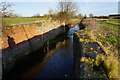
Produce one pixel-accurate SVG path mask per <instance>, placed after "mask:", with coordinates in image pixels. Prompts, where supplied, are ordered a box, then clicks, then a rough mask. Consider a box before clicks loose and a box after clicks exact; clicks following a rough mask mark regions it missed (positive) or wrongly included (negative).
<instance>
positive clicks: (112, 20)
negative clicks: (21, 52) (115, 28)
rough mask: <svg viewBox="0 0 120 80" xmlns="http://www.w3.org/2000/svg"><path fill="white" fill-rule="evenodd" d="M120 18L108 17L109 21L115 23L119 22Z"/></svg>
mask: <svg viewBox="0 0 120 80" xmlns="http://www.w3.org/2000/svg"><path fill="white" fill-rule="evenodd" d="M118 20H119V19H108V22H114V23H118Z"/></svg>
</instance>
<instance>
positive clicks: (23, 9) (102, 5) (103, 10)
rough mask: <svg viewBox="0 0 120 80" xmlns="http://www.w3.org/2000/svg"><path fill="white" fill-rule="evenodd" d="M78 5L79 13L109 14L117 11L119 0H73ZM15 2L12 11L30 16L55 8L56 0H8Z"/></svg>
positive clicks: (42, 13) (45, 12)
mask: <svg viewBox="0 0 120 80" xmlns="http://www.w3.org/2000/svg"><path fill="white" fill-rule="evenodd" d="M2 1H4V0H2ZM43 1H44V2H43ZM74 1H76V2H77V4H78V5H79V7H80V11H79V13H81V14H83V15H85V14H86V15H87V16H89V14H90V13H92V14H93V15H95V16H100V15H106V16H107V15H110V14H117V13H118V1H119V0H104V2H103V0H96V1H97V2H95V0H84V1H83V0H74ZM9 2H12V3H14V4H15V6H13V7H12V9H13V10H14V13H17V14H19V15H21V16H26V17H27V16H32V15H34V14H37V13H39V14H40V15H44V14H47V13H48V11H49V9H53V10H57V5H58V1H55V0H52V1H50V0H34V1H33V0H29V2H28V0H26V1H25V0H9Z"/></svg>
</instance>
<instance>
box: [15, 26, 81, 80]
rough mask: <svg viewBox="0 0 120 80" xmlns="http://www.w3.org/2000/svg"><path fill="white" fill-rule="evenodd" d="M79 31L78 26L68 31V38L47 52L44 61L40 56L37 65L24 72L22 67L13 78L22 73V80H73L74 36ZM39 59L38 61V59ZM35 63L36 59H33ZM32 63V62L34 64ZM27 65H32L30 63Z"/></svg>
mask: <svg viewBox="0 0 120 80" xmlns="http://www.w3.org/2000/svg"><path fill="white" fill-rule="evenodd" d="M77 30H79V26H78V25H76V26H75V27H74V28H71V29H70V30H69V31H68V35H67V36H68V38H67V39H64V40H63V41H62V42H58V43H57V44H56V46H55V48H54V49H52V50H50V51H49V52H47V53H46V54H45V55H44V57H43V59H42V60H41V59H40V61H39V58H41V57H39V56H37V57H35V58H36V60H38V61H37V63H35V62H34V65H32V66H30V67H29V68H26V69H25V71H23V72H22V68H24V65H23V64H21V65H23V67H21V68H20V69H21V70H19V69H16V71H14V75H13V76H15V75H16V76H17V72H18V73H19V72H20V71H21V74H22V76H20V77H22V79H26V78H27V79H32V80H34V79H40V78H71V76H72V69H73V34H74V32H75V31H77ZM37 58H38V59H37ZM32 60H33V61H34V59H32ZM33 61H32V62H33ZM27 63H30V61H28V62H27ZM31 64H32V63H31Z"/></svg>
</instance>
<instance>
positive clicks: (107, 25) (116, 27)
mask: <svg viewBox="0 0 120 80" xmlns="http://www.w3.org/2000/svg"><path fill="white" fill-rule="evenodd" d="M111 21H112V20H111V19H110V21H109V20H108V22H106V21H99V23H100V25H101V26H104V27H107V28H111V29H114V30H116V31H117V30H118V26H120V25H119V24H115V23H111ZM113 21H117V20H113Z"/></svg>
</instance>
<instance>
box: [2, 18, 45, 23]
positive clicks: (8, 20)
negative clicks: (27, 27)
mask: <svg viewBox="0 0 120 80" xmlns="http://www.w3.org/2000/svg"><path fill="white" fill-rule="evenodd" d="M3 20H4V21H5V22H6V23H10V24H20V23H28V22H33V21H40V20H46V19H45V18H3Z"/></svg>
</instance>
